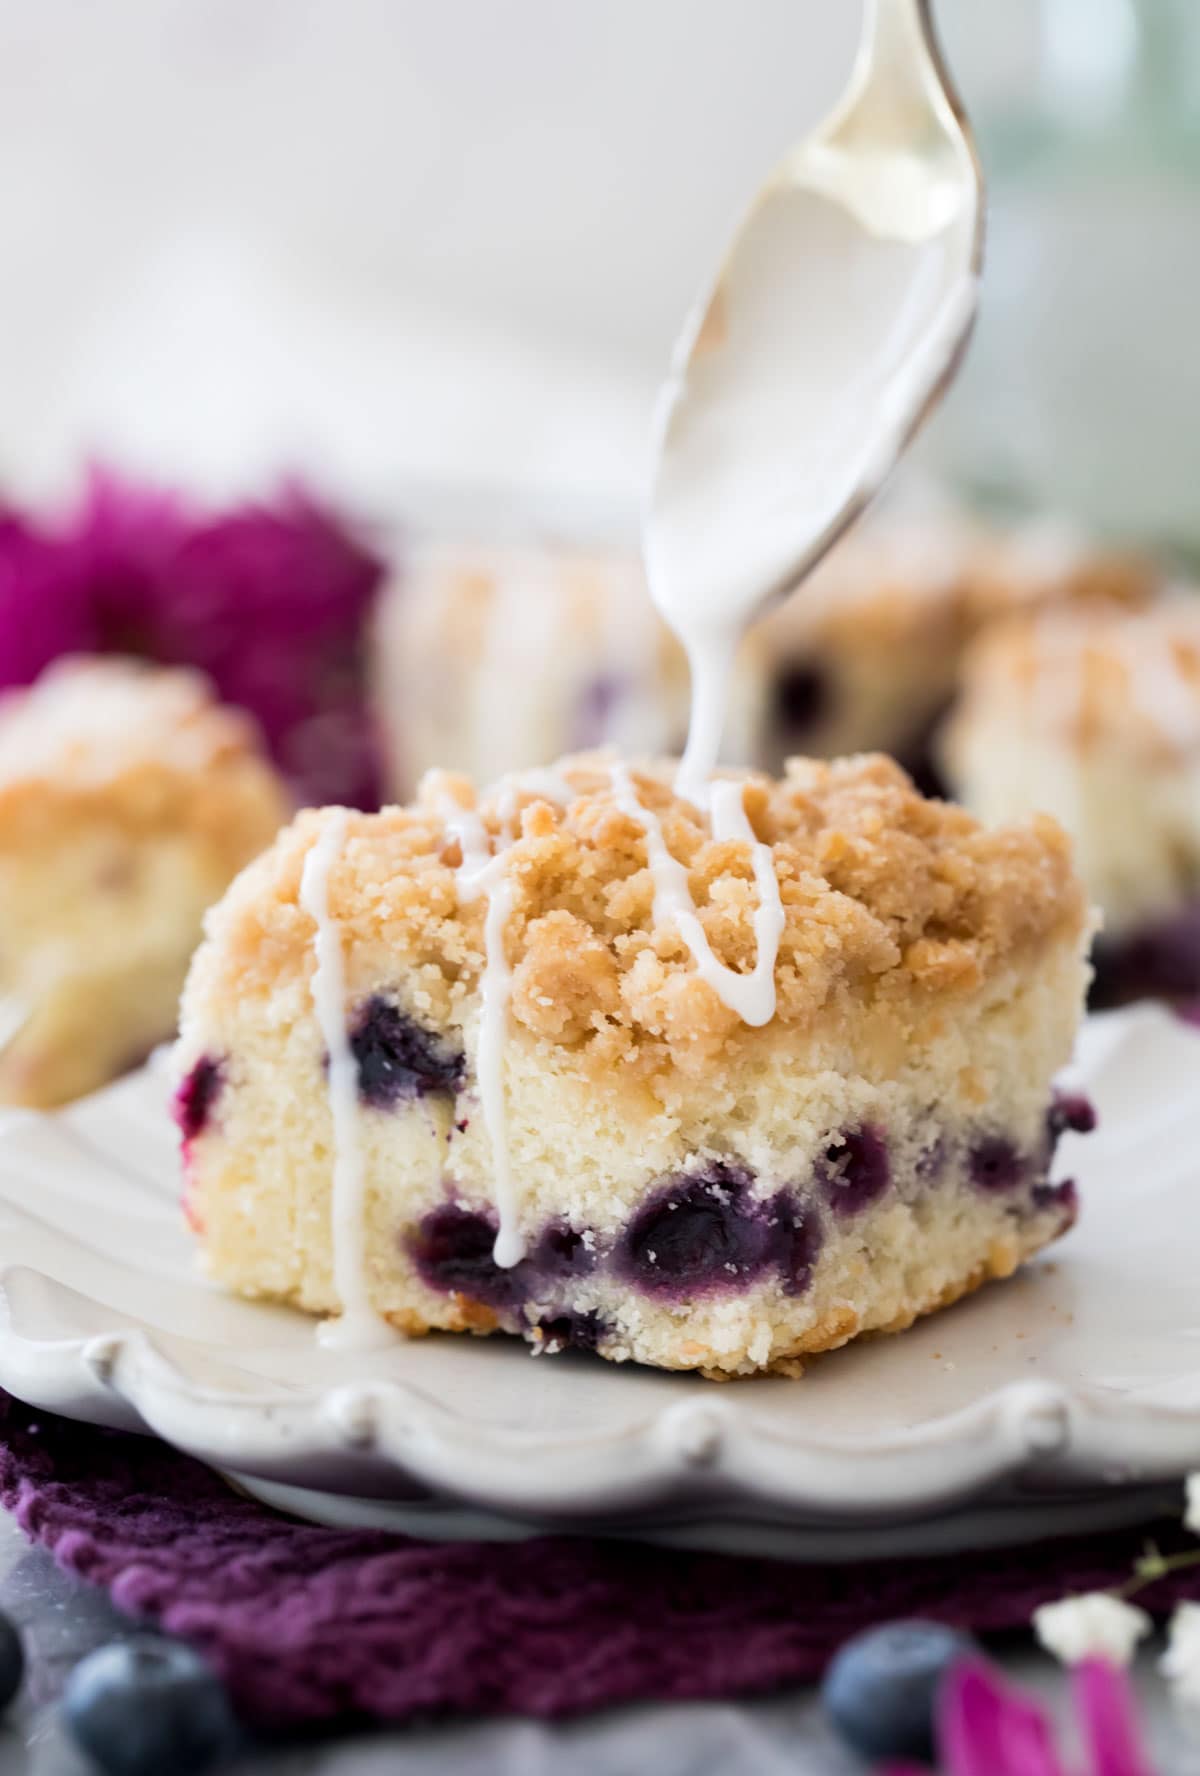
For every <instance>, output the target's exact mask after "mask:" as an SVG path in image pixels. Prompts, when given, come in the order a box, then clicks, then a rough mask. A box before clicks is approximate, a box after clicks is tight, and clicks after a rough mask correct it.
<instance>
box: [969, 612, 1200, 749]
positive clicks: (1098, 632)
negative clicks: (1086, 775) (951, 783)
mask: <svg viewBox="0 0 1200 1776" xmlns="http://www.w3.org/2000/svg"><path fill="white" fill-rule="evenodd" d="M1015 721H1019V722H1020V723H1021V724H1022V726H1023V727H1025V728H1027V729H1033V730H1035V731H1040V732H1043V733H1054V734H1057V735H1060V736H1061V737H1063V738H1064V739H1066V740H1068V741H1070V742H1071V743H1072V744H1074V745H1076V746H1078V747H1080V748H1084V749H1090V748H1093V747H1103V746H1116V747H1119V748H1120V749H1121V750H1122V751H1124V752H1126V753H1131V752H1132V753H1134V754H1137V755H1141V756H1144V757H1160V758H1164V759H1166V758H1172V757H1176V758H1177V757H1178V756H1180V755H1183V756H1191V755H1195V754H1196V753H1200V599H1197V597H1196V596H1195V594H1191V595H1179V596H1177V597H1174V598H1172V599H1170V600H1165V601H1164V602H1162V603H1160V604H1159V605H1157V606H1155V607H1154V608H1153V609H1151V610H1148V611H1140V612H1139V611H1113V610H1111V609H1110V610H1107V611H1101V610H1095V609H1093V610H1089V611H1083V610H1076V611H1071V612H1066V611H1060V612H1055V613H1054V614H1053V615H1049V614H1048V615H1045V616H1043V617H1041V618H1039V619H1037V620H1036V621H1029V620H1026V621H1016V622H1011V623H1008V624H1005V625H1003V626H1002V627H1000V628H998V629H996V630H995V631H993V632H992V633H991V634H988V635H986V636H984V637H982V638H981V639H980V640H979V641H978V642H977V643H976V644H975V646H974V647H973V648H972V649H971V650H970V652H969V654H968V656H967V660H966V664H965V670H964V677H963V700H962V704H961V706H960V708H959V710H958V712H957V714H956V716H955V718H954V721H953V723H952V725H951V730H950V734H949V737H948V751H949V754H950V756H951V757H953V755H954V753H955V750H956V748H957V746H958V745H959V744H960V743H961V742H960V739H959V736H961V735H965V734H966V733H967V732H969V731H970V730H972V729H973V728H975V727H976V726H977V725H985V726H991V725H992V724H993V723H995V724H1003V725H1004V726H1006V727H1009V726H1011V725H1012V723H1013V722H1015Z"/></svg>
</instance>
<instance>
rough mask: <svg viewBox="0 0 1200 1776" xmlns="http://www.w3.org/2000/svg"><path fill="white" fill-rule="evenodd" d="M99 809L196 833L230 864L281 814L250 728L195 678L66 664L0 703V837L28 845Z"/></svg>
mask: <svg viewBox="0 0 1200 1776" xmlns="http://www.w3.org/2000/svg"><path fill="white" fill-rule="evenodd" d="M101 808H102V809H103V811H104V813H105V814H106V815H107V816H109V817H111V818H113V819H117V820H121V821H123V822H125V823H127V824H128V825H130V826H132V827H136V828H138V829H140V830H164V831H173V830H178V829H180V828H187V829H190V830H196V831H201V832H204V833H206V834H207V836H208V837H209V838H210V839H211V840H212V842H213V844H214V845H215V846H216V847H218V848H220V849H222V850H224V851H226V852H227V853H228V854H229V855H230V857H231V858H232V859H233V862H232V864H231V868H236V867H237V863H238V861H240V859H241V858H244V857H245V856H247V855H248V854H249V853H251V852H252V851H253V850H254V849H256V848H257V847H258V846H259V845H261V844H263V843H264V842H265V841H266V840H267V839H268V838H269V837H270V835H271V834H272V833H273V832H274V831H275V830H276V828H277V827H278V826H279V825H280V823H281V822H282V821H284V820H286V818H287V816H288V813H289V811H290V810H289V803H288V798H287V796H286V794H285V792H284V789H283V786H282V784H281V782H280V780H279V778H278V777H277V775H276V773H275V772H274V770H273V769H272V767H271V766H270V765H269V764H268V762H267V760H266V758H265V756H264V754H263V751H262V748H261V745H260V743H259V738H258V732H257V729H256V728H255V725H254V723H253V721H252V720H251V718H250V717H249V716H247V715H244V714H243V713H242V712H241V711H239V710H235V709H231V708H229V707H227V706H225V705H222V704H219V703H218V702H216V700H215V699H214V696H213V693H212V689H211V687H210V685H209V682H208V680H207V679H206V678H204V677H203V675H202V674H200V673H198V672H192V671H187V670H178V669H175V668H164V667H158V666H152V665H149V664H146V663H143V662H140V661H134V660H123V659H115V658H107V659H90V658H74V659H67V660H63V661H61V662H59V663H58V664H56V665H54V666H52V667H50V668H49V669H48V670H47V671H46V672H44V673H43V674H42V676H41V677H40V678H39V679H38V681H37V682H36V684H34V685H32V686H31V687H30V688H29V689H27V690H15V691H9V692H7V693H5V694H4V695H3V696H2V697H0V833H3V834H4V836H5V837H6V839H7V840H8V841H10V842H12V843H14V844H16V843H17V842H18V841H19V840H20V841H24V842H30V841H31V840H32V839H33V838H34V837H36V836H40V835H41V834H42V833H43V831H44V830H45V829H46V828H47V827H48V826H50V825H51V824H53V823H57V822H58V821H60V820H64V819H72V818H82V817H84V816H85V815H86V814H87V813H88V812H96V811H97V810H99V809H101ZM248 841H249V842H248Z"/></svg>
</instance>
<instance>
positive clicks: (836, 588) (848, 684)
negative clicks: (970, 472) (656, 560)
mask: <svg viewBox="0 0 1200 1776" xmlns="http://www.w3.org/2000/svg"><path fill="white" fill-rule="evenodd" d="M1158 579H1159V575H1158V571H1157V569H1156V568H1155V567H1154V566H1153V564H1152V563H1150V562H1148V561H1146V560H1144V559H1141V558H1136V557H1133V556H1126V555H1121V554H1117V553H1114V552H1111V551H1107V550H1102V549H1099V548H1096V547H1093V546H1091V545H1089V544H1088V543H1087V542H1086V541H1084V540H1083V539H1081V538H1080V537H1079V536H1078V535H1077V534H1076V533H1075V532H1074V531H1072V530H1070V529H1068V528H1067V527H1066V526H1062V525H1058V524H1051V523H1037V524H1030V525H1027V526H1024V527H1021V528H1018V529H1014V530H1010V531H1000V530H994V529H991V528H988V527H986V526H984V525H982V524H980V523H977V522H975V521H972V520H968V519H966V518H965V517H963V516H962V515H960V514H958V513H955V512H953V511H950V512H946V511H938V512H936V513H932V514H928V515H923V516H921V517H915V516H913V517H910V516H903V517H901V516H898V515H890V516H883V517H877V518H873V519H868V520H867V521H866V522H865V523H864V524H863V525H862V526H860V527H858V528H856V529H855V530H854V531H852V532H851V534H850V535H849V536H848V537H846V538H845V540H844V541H843V542H841V543H839V544H838V545H837V547H835V548H834V550H833V551H832V553H831V554H830V555H829V556H828V557H827V559H826V560H825V561H824V562H823V563H822V564H821V566H820V567H819V568H818V569H817V570H816V572H815V573H814V574H813V575H812V577H811V578H810V579H809V580H807V581H806V582H805V583H804V584H803V585H802V586H801V587H800V588H799V590H798V591H797V592H796V593H795V595H794V596H793V597H791V598H789V599H788V600H787V601H786V602H785V603H784V604H782V605H780V606H779V608H778V609H777V610H776V611H774V612H773V613H772V614H771V615H770V616H769V617H768V618H767V619H766V621H765V622H764V623H763V624H761V625H760V627H759V629H758V630H757V632H756V635H755V638H754V641H755V645H756V648H757V653H758V661H759V670H760V672H761V675H762V692H761V695H762V707H763V715H762V730H761V738H760V741H759V744H758V746H757V748H756V753H757V756H758V758H759V759H760V761H761V762H762V763H763V764H764V765H765V766H766V767H767V768H768V769H772V770H778V769H780V768H781V767H782V763H783V761H784V759H786V758H787V757H789V756H790V755H792V754H798V753H807V754H813V755H816V756H821V757H837V756H839V755H842V754H848V753H854V752H864V751H881V752H888V753H890V754H891V755H892V756H893V757H894V758H897V759H899V761H900V762H901V763H902V764H903V765H904V766H905V767H906V768H907V769H908V770H910V771H911V772H912V773H913V774H914V776H915V777H916V778H917V780H918V782H920V783H921V785H922V787H924V788H926V789H930V790H931V789H940V788H942V787H944V785H943V783H942V780H941V777H940V774H939V771H938V768H937V763H936V759H935V755H934V748H933V737H934V734H935V732H936V729H937V726H938V724H939V722H940V721H941V719H942V718H943V717H944V715H945V713H946V711H947V709H948V708H949V707H950V706H951V704H952V703H953V701H954V698H955V696H956V694H957V691H958V685H959V673H960V668H961V664H962V658H963V652H964V649H965V648H966V647H967V646H968V644H969V642H970V641H971V638H972V637H973V636H974V635H976V634H978V632H979V631H980V630H981V629H984V628H986V627H987V626H988V625H990V624H991V623H993V622H996V621H997V620H999V619H1001V618H1003V617H1004V616H1006V615H1009V614H1011V613H1012V611H1013V610H1014V609H1018V610H1020V609H1041V608H1044V607H1047V606H1052V605H1057V604H1064V603H1076V602H1085V603H1088V602H1093V601H1098V602H1104V603H1107V602H1114V603H1117V604H1122V605H1125V604H1128V605H1137V604H1141V603H1144V602H1146V600H1147V599H1149V598H1150V597H1151V596H1152V594H1153V592H1154V589H1155V586H1156V584H1157V582H1158Z"/></svg>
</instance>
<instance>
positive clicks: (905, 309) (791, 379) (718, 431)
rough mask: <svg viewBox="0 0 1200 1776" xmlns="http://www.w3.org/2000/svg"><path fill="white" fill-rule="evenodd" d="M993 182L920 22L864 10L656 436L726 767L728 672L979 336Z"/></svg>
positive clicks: (681, 359)
mask: <svg viewBox="0 0 1200 1776" xmlns="http://www.w3.org/2000/svg"><path fill="white" fill-rule="evenodd" d="M983 211H984V202H983V180H982V176H981V173H980V169H979V163H978V159H977V157H976V153H975V149H974V145H973V142H972V139H971V135H970V132H969V129H968V126H967V123H966V119H965V117H964V115H963V110H962V106H961V104H960V102H959V100H958V97H957V95H956V94H955V92H954V89H953V87H952V85H951V82H950V79H949V76H948V74H947V72H946V68H945V64H944V62H943V60H942V57H941V53H940V51H939V49H938V46H937V42H936V38H935V36H934V30H933V23H932V17H931V11H930V0H867V6H866V16H865V20H864V26H863V36H862V43H861V46H860V49H859V53H858V57H857V60H856V62H855V66H854V70H853V73H852V75H851V78H850V83H849V86H848V88H847V90H846V93H845V95H844V97H843V98H842V100H841V102H840V103H839V104H838V105H837V106H836V108H835V109H834V111H833V112H832V114H831V115H830V116H829V117H827V118H826V119H825V121H824V122H823V123H822V124H820V125H819V126H818V128H817V129H815V130H814V131H813V132H812V134H811V135H809V136H808V137H806V138H805V140H804V141H802V142H800V143H798V144H797V146H796V147H795V148H793V149H792V150H791V152H790V153H788V154H787V155H786V156H785V157H784V159H783V161H782V162H781V163H780V164H779V166H777V167H776V169H775V171H774V172H773V173H772V175H771V177H770V178H769V179H768V180H767V183H766V185H765V186H764V187H763V189H762V190H761V191H760V193H759V194H758V196H757V198H756V199H755V201H754V202H753V204H752V205H751V206H750V209H749V211H748V212H747V214H746V216H745V217H744V218H743V220H742V222H741V224H740V226H739V228H738V230H737V232H736V233H735V235H734V238H733V241H732V243H731V245H730V247H729V249H728V251H727V253H726V255H725V258H724V261H723V263H722V265H721V268H720V270H719V272H718V274H717V277H716V279H715V281H714V283H713V284H712V286H711V287H710V288H709V290H708V291H707V292H706V293H705V296H704V299H703V300H702V301H701V303H700V304H699V305H698V306H697V308H696V309H695V310H694V312H693V314H692V317H691V318H690V320H689V322H688V323H687V324H686V325H685V327H684V330H683V333H682V335H681V337H680V340H679V342H678V345H677V347H676V351H675V357H674V361H673V368H672V373H671V376H670V378H669V380H668V382H667V384H666V386H665V388H664V390H663V394H662V397H661V399H660V404H659V410H658V419H657V424H656V428H655V459H656V460H655V469H654V474H653V479H652V494H651V500H650V507H649V512H648V515H647V522H646V531H645V551H646V562H647V569H648V572H649V577H650V586H651V591H652V593H653V596H654V599H655V602H656V603H657V605H658V607H659V609H660V610H661V612H662V614H663V615H664V617H665V618H666V620H667V621H668V623H670V624H671V626H672V627H673V628H674V629H675V631H676V633H677V634H678V635H679V637H680V639H681V640H682V641H683V643H684V646H685V647H686V649H687V651H688V654H689V658H690V660H691V664H692V673H693V684H694V691H695V702H694V707H693V725H692V734H691V737H690V739H689V745H688V755H687V756H686V757H685V761H684V767H683V770H682V771H681V785H682V784H684V783H685V782H690V783H692V784H694V785H698V784H699V783H700V782H701V780H702V779H704V778H705V777H706V775H707V771H708V769H711V766H712V764H713V763H714V762H715V759H716V752H717V745H718V744H719V739H720V726H721V721H722V718H723V710H724V702H725V690H726V688H727V686H726V684H725V683H723V682H722V680H723V679H724V680H727V678H728V673H729V670H730V658H731V655H732V651H733V648H734V646H735V644H736V639H737V636H738V635H739V634H740V632H741V630H742V629H743V628H744V627H745V625H746V624H747V623H748V622H749V621H750V620H751V619H752V617H753V616H755V615H756V614H758V612H760V611H761V610H762V609H763V608H764V607H765V606H767V605H768V604H770V603H771V602H772V601H773V600H776V599H778V598H781V597H783V596H784V595H785V594H786V593H788V592H790V591H791V590H792V589H793V588H794V587H795V586H796V585H797V584H798V583H799V582H800V580H802V579H803V578H804V576H805V575H806V574H807V573H808V572H809V571H810V570H811V569H812V567H813V566H814V565H815V564H816V563H817V562H818V561H819V560H820V558H821V556H822V555H824V554H825V552H826V551H827V550H828V549H829V548H830V546H831V545H832V544H833V543H834V542H835V541H836V540H837V538H838V537H839V536H840V535H841V533H842V532H843V531H844V530H845V529H846V527H847V526H848V525H849V524H850V523H851V522H852V521H853V519H854V518H855V517H856V516H857V515H858V513H859V512H860V511H861V510H862V508H863V507H864V506H865V505H866V503H867V501H868V500H870V499H871V497H872V496H873V495H874V494H875V493H876V492H877V491H878V489H879V487H880V486H881V484H882V482H883V481H884V480H885V478H886V477H887V475H888V474H889V473H890V471H891V469H892V468H893V467H894V466H895V463H896V461H897V459H898V458H899V456H900V454H901V452H902V451H903V449H904V448H905V446H906V444H907V443H908V442H909V440H910V439H911V437H912V436H913V434H914V433H915V432H916V430H917V428H918V427H919V426H920V424H921V422H922V421H923V420H924V419H925V417H926V416H927V415H928V413H929V412H930V410H931V409H932V407H933V406H934V405H935V403H936V402H937V400H938V398H939V397H940V395H941V394H942V392H943V390H944V389H945V387H946V385H947V383H948V382H949V380H950V378H951V376H952V375H953V373H954V370H955V368H956V367H957V364H958V361H959V359H960V357H961V354H962V351H963V348H964V346H965V344H966V341H967V338H968V335H969V333H970V329H971V325H972V322H973V320H974V316H975V309H976V303H977V295H978V284H979V273H980V269H981V264H982V255H983Z"/></svg>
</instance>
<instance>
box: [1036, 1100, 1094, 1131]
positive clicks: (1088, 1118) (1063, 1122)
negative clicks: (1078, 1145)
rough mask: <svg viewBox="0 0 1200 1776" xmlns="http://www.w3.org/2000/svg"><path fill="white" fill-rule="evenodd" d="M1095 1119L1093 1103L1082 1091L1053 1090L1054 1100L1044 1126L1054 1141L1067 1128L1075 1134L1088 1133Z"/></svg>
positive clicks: (1092, 1127)
mask: <svg viewBox="0 0 1200 1776" xmlns="http://www.w3.org/2000/svg"><path fill="white" fill-rule="evenodd" d="M1096 1121H1097V1118H1096V1108H1095V1105H1094V1104H1093V1103H1092V1101H1091V1099H1090V1098H1085V1097H1084V1095H1083V1093H1082V1092H1055V1094H1054V1101H1053V1103H1052V1104H1051V1105H1050V1108H1049V1110H1048V1111H1047V1113H1046V1126H1047V1128H1048V1129H1049V1131H1050V1138H1051V1140H1054V1141H1057V1140H1058V1137H1059V1136H1060V1135H1064V1134H1066V1132H1067V1130H1068V1129H1070V1130H1071V1131H1072V1133H1074V1134H1076V1135H1090V1134H1091V1132H1092V1130H1093V1129H1094V1128H1095V1126H1096Z"/></svg>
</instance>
